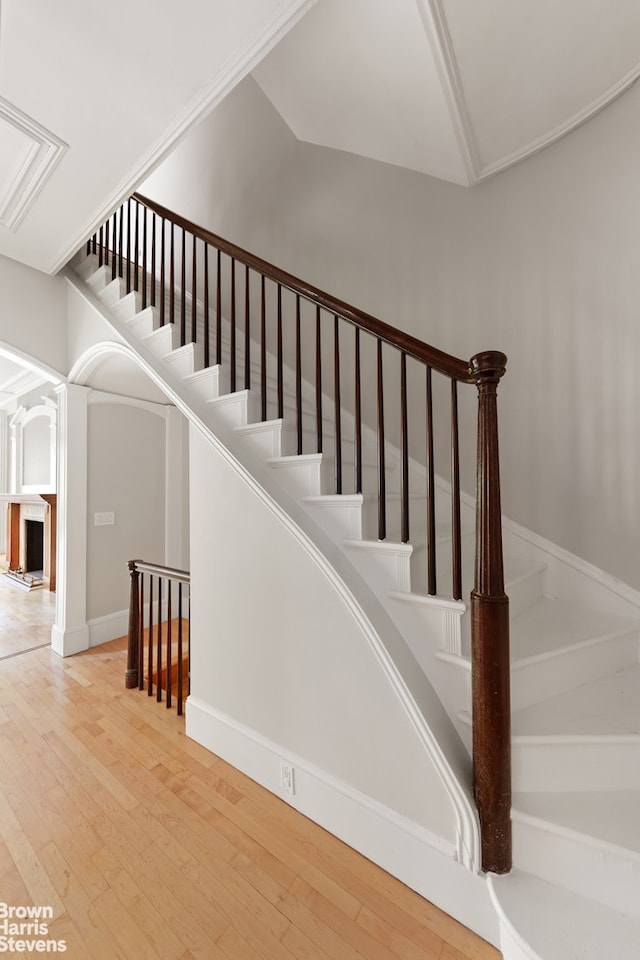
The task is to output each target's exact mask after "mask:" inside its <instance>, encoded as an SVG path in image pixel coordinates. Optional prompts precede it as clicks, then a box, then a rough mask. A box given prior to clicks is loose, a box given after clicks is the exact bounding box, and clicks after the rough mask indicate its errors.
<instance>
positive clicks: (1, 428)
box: [0, 410, 9, 553]
mask: <svg viewBox="0 0 640 960" xmlns="http://www.w3.org/2000/svg"><path fill="white" fill-rule="evenodd" d="M0 493H9V421H8V418H7V413H6V411H5V410H0ZM6 552H7V507H6V505H5V504H2V505H0V553H6Z"/></svg>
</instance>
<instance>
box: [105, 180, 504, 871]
mask: <svg viewBox="0 0 640 960" xmlns="http://www.w3.org/2000/svg"><path fill="white" fill-rule="evenodd" d="M132 203H133V205H134V207H133V208H132ZM140 206H142V217H143V221H142V237H143V240H142V244H143V249H142V252H141V254H138V253H137V251H138V250H139V246H138V244H139V239H140V223H139V220H140V215H141V214H140V209H139V207H140ZM148 213H149V214H150V216H151V218H152V224H151V231H149V230H148V228H147V214H148ZM125 221H126V236H125V235H124V224H125ZM176 229H177V230H179V231H180V239H179V243H178V244H176V240H175V232H176ZM132 234H133V244H132ZM167 234H168V236H167ZM110 237H111V238H112V249H111V250H110V249H109V242H110V240H109V238H110ZM187 238H188V242H187ZM158 239H159V243H158ZM148 242H150V243H151V251H150V252H151V274H150V275H148V274H147V263H148V259H147V257H148V251H147V244H148ZM188 243H192V245H193V246H192V250H191V266H190V270H189V274H190V276H189V277H188V276H187V263H186V257H187V246H188ZM196 243H198V244H199V245H200V248H201V251H200V252H201V254H202V273H201V274H199V273H198V270H199V268H198V250H197V249H196ZM158 246H159V251H158V258H159V261H160V262H159V264H158V263H157V257H156V248H157V247H158ZM176 246H178V248H180V247H181V249H179V250H176ZM209 251H212V252H213V254H214V256H215V263H214V265H213V270H212V273H213V275H214V277H215V331H211V329H210V325H209V305H210V302H211V301H210V299H209ZM90 252H93V253H94V254H95V253H96V252H97V253H98V260H99V263H100V264H101V265H104V266H106V267H108V266H109V257H111V276H112V278H113V279H115V277H116V276H118V277H120V278H121V281H122V282H123V283H124V286H125V289H126V292H127V293H130V292H131V291H132V290H135V291H139V290H140V283H141V284H142V293H141V297H140V299H141V304H142V305H144V304H145V303H146V289H147V284H149V285H150V294H151V305H152V306H154V305H155V297H156V283H157V282H158V281H159V309H158V314H159V316H158V319H159V323H160V326H164V325H165V324H166V323H172V324H174V326H175V327H176V328H177V329H178V332H179V335H180V343H181V345H182V346H185V345H186V344H187V342H192V343H194V344H195V343H199V342H202V341H204V343H203V350H204V358H205V366H208V365H209V364H211V363H215V364H217V365H219V364H222V363H223V357H222V353H223V350H222V345H223V338H222V326H223V322H226V323H227V324H228V331H229V342H228V351H227V349H226V348H225V362H228V372H229V375H230V376H229V379H230V388H231V392H234V391H235V390H239V389H242V388H243V387H242V386H241V384H244V389H248V388H250V387H252V386H255V385H252V384H251V382H250V378H251V362H250V359H251V358H250V353H249V351H250V348H251V337H252V331H251V312H252V311H253V312H255V313H257V312H259V314H260V334H259V344H258V345H259V349H260V373H259V375H256V376H257V379H259V380H260V384H259V391H260V397H261V416H262V420H263V421H265V420H267V418H268V415H269V414H268V410H267V405H268V397H267V313H269V314H270V320H271V334H270V337H271V349H272V353H271V356H272V359H273V365H274V368H275V369H274V374H275V385H274V387H273V392H275V393H276V394H277V395H276V396H275V397H273V399H272V401H271V403H272V404H273V402H274V401H275V400H277V417H278V418H282V417H283V416H284V363H285V355H286V356H287V357H288V358H289V359H290V358H291V357H295V391H294V392H295V397H294V401H295V412H296V423H295V425H296V428H297V429H296V437H297V452H298V453H299V454H301V453H303V439H304V430H303V410H302V351H303V347H307V349H309V350H311V338H312V337H313V340H314V341H315V391H316V396H315V404H314V406H315V411H314V420H315V430H314V433H315V434H316V437H315V438H314V445H315V451H316V452H317V453H318V454H320V453H322V450H323V413H322V391H323V385H324V384H325V383H326V382H327V381H328V384H327V387H328V390H329V391H332V394H333V396H332V401H333V402H332V407H333V414H334V426H333V458H334V468H335V470H334V492H335V493H336V494H341V493H345V492H347V486H348V485H350V481H349V480H348V478H346V476H345V474H346V470H345V467H346V464H345V463H344V462H343V439H346V438H343V420H344V418H343V416H342V394H343V393H344V392H345V390H346V388H347V383H348V380H349V378H350V377H351V376H352V384H351V386H352V389H353V391H354V392H353V395H352V397H351V400H352V401H353V413H354V416H355V422H354V430H353V449H354V464H353V466H354V474H355V476H354V484H353V486H354V487H355V492H357V493H361V492H362V489H363V449H362V437H363V430H362V427H363V407H362V391H361V382H362V378H363V375H364V376H365V377H368V383H369V384H370V386H371V388H372V391H371V393H372V395H371V398H370V400H371V403H372V404H374V405H375V407H376V424H375V428H374V432H375V436H376V444H377V457H376V461H377V463H376V467H377V469H376V471H375V472H376V476H377V487H378V497H377V499H378V539H379V540H384V539H385V538H386V536H387V528H388V526H389V524H388V517H387V501H388V500H389V497H388V492H387V482H386V475H387V464H386V456H385V448H386V446H387V445H388V444H392V443H393V437H392V436H390V435H389V429H388V427H389V424H390V421H391V423H393V421H394V419H396V418H397V419H398V420H399V421H400V433H401V436H400V442H399V447H400V461H401V470H402V476H401V479H400V498H401V514H400V524H401V531H400V537H401V539H402V540H403V541H406V542H410V516H409V505H410V495H411V492H410V484H411V483H413V482H414V481H413V480H412V479H411V471H410V469H409V449H410V447H409V433H410V431H411V430H412V429H415V427H414V422H413V418H414V417H415V414H416V413H417V411H413V410H408V397H407V382H408V380H407V378H408V375H409V374H408V371H407V362H408V361H409V360H410V362H411V363H412V364H414V366H418V367H419V366H420V364H422V365H423V367H424V372H425V374H426V381H425V383H426V387H425V422H424V428H425V450H426V468H427V470H426V474H427V475H426V499H427V516H426V520H427V531H428V542H427V577H426V580H427V584H426V589H427V592H428V594H429V595H431V596H435V595H437V589H436V579H437V576H436V567H437V564H436V543H437V539H438V537H437V529H436V528H437V526H438V524H439V523H440V521H439V520H438V519H437V517H436V495H435V468H434V457H435V456H436V455H437V450H436V444H435V443H434V415H433V406H434V390H433V388H432V373H434V372H435V373H437V374H440V375H442V376H444V377H445V378H448V379H449V380H450V387H451V389H450V400H449V408H450V441H451V449H450V452H451V456H450V478H451V543H452V551H451V553H452V563H451V575H452V581H451V593H450V594H449V596H452V597H453V599H455V600H460V599H462V592H463V583H462V569H463V565H462V529H461V480H460V474H461V470H460V459H461V458H460V451H459V444H460V433H459V425H458V383H465V384H473V385H475V387H476V389H477V394H478V442H477V464H476V475H477V499H476V546H475V580H474V586H473V590H472V592H471V633H472V642H471V672H472V699H473V704H472V713H473V773H474V795H475V799H476V804H477V807H478V813H479V818H480V824H481V834H482V865H483V868H484V869H485V870H487V871H491V872H495V873H506V872H508V871H509V870H510V869H511V823H510V808H511V771H510V756H511V742H510V707H509V699H510V695H509V682H510V675H509V672H510V667H509V601H508V597H507V596H506V594H505V590H504V573H503V558H502V530H501V508H500V477H499V458H498V418H497V389H498V385H499V383H500V380H501V378H502V376H503V375H504V373H505V369H506V362H507V358H506V356H505V355H504V354H503V353H501V352H500V351H485V352H481V353H477V354H474V356H472V357H471V359H470V360H469V361H465V360H460V359H458V358H456V357H453V356H451V355H450V354H447V353H444V352H443V351H441V350H438V349H437V348H436V347H432V346H430V345H428V344H426V343H423V342H422V341H421V340H418V339H417V338H416V337H413V336H411V335H410V334H408V333H404V332H403V331H401V330H397V329H395V328H394V327H392V326H391V325H390V324H388V323H384V322H383V321H381V320H378V319H377V318H376V317H373V316H371V315H370V314H367V313H365V312H363V311H362V310H358V309H357V308H356V307H353V306H351V305H350V304H347V303H345V302H344V301H342V300H339V299H337V298H336V297H333V296H331V294H328V293H326V292H324V291H322V290H320V289H318V288H317V287H315V286H313V285H312V284H309V283H306V282H305V281H303V280H300V279H299V278H297V277H295V276H293V275H292V274H290V273H287V272H286V271H284V270H281V269H280V268H279V267H276V266H274V265H273V264H271V263H269V262H268V261H266V260H263V259H262V258H260V257H257V256H255V255H254V254H252V253H250V252H249V251H247V250H243V249H242V248H241V247H239V246H237V245H236V244H234V243H231V242H229V241H228V240H225V239H224V238H223V237H219V236H217V235H216V234H214V233H212V232H211V231H209V230H207V229H205V228H204V227H200V226H198V225H197V224H194V223H192V222H191V221H189V220H187V219H185V218H184V217H181V216H179V215H178V214H175V213H173V211H171V210H168V209H167V208H166V207H164V206H162V205H161V204H159V203H156V202H155V201H153V200H150V199H148V198H145V197H142V196H140V195H138V194H136V195H134V197H132V198H131V199H130V200H128V201H126V202H125V203H124V204H123V205H122V206H121V207H120V209H119V211H118V212H117V213H114V214H113V223H112V229H109V221H107V223H106V224H105V225H104V229H101V230H100V232H99V234H98V233H96V234H95V235H94V236H93V237H92V238H91V239H90V240H89V242H88V245H87V253H90ZM132 255H133V257H134V258H135V259H134V260H132V259H131V257H132ZM176 255H177V256H178V257H179V260H178V264H177V270H176V263H175V260H176ZM223 255H224V259H225V260H228V264H227V267H228V269H225V271H224V272H223V270H222V264H223ZM167 259H168V261H169V262H168V264H167V263H166V261H167ZM242 267H244V269H241V268H242ZM158 268H159V269H158ZM140 273H141V274H142V275H141V276H140ZM158 274H159V276H158ZM243 275H244V280H243ZM252 275H257V278H258V279H259V284H260V288H259V290H258V289H257V288H256V284H254V285H253V296H252V293H251V276H252ZM176 277H177V282H176ZM198 277H201V278H202V279H201V282H200V283H199V282H198ZM266 280H269V282H270V283H271V284H273V285H274V286H275V288H276V290H275V297H274V298H273V301H271V306H270V308H269V309H267V307H268V304H267V299H266V291H265V281H266ZM188 282H190V284H191V293H190V295H191V310H190V327H191V330H190V333H188V331H187V317H186V298H187V289H186V287H187V283H188ZM223 286H225V287H226V289H227V291H228V296H227V294H223ZM199 287H201V288H202V310H203V315H202V328H201V330H200V332H198V328H199V323H198V316H199V313H198V310H199V308H198V306H197V304H196V297H197V292H198V289H199ZM238 287H239V288H240V292H238ZM283 289H284V290H286V291H288V292H290V293H292V294H293V295H294V301H295V312H294V319H295V327H294V329H295V345H294V344H287V343H285V333H286V332H287V331H288V330H289V327H290V325H289V323H288V322H287V324H285V322H284V321H285V312H286V309H287V304H285V302H284V298H283V296H282V291H283ZM240 297H242V299H240ZM286 300H287V301H290V300H291V298H290V297H289V296H287V298H286ZM301 300H302V301H304V302H305V303H309V304H312V305H314V306H315V309H314V310H313V313H314V314H315V324H313V322H312V321H311V320H310V313H309V312H307V313H306V314H305V315H306V317H307V319H306V320H305V322H304V326H305V327H306V330H305V331H303V330H302V326H301V318H302V314H301ZM166 301H168V302H166ZM237 301H238V302H237ZM242 301H244V311H243V308H242V305H241V304H242ZM223 305H224V308H225V309H228V311H229V314H228V317H226V318H223V316H222V311H223ZM290 305H291V304H290V302H289V304H288V306H289V307H290ZM258 308H259V311H258ZM322 320H324V321H326V322H325V324H324V329H325V335H324V336H325V338H326V339H325V340H324V341H323V335H322V330H321V327H322V323H321V321H322ZM243 321H244V323H243ZM341 321H345V323H346V324H347V325H348V326H350V327H351V328H352V331H351V333H352V339H351V338H350V337H344V336H341V330H343V329H344V328H342V327H341V324H340V322H341ZM274 326H275V330H274V329H273V328H274ZM242 327H244V331H243V335H244V344H243V345H242V347H241V348H240V352H241V353H242V350H244V378H243V377H242V375H241V372H240V368H237V362H238V356H237V354H238V351H239V346H238V343H239V340H241V337H239V336H238V332H239V330H240V331H241V330H242ZM285 328H286V329H285ZM361 332H365V333H367V334H368V335H369V336H371V337H372V338H373V340H374V341H375V346H376V349H375V351H374V355H375V361H373V356H372V354H369V357H368V361H367V362H368V363H369V364H370V366H369V368H368V372H367V373H365V374H363V354H362V353H361V344H360V341H361V339H363V338H361V337H360V333H361ZM274 339H275V340H276V343H274V342H273V341H274ZM210 340H211V343H210ZM343 340H344V341H350V343H351V344H352V349H353V355H352V356H353V364H354V366H353V373H352V375H351V374H350V373H349V371H348V370H345V363H344V357H343V355H342V354H341V351H342V350H343V347H342V341H343ZM303 341H304V343H303ZM323 344H324V348H325V350H327V351H328V350H329V349H331V351H332V353H333V364H332V366H333V371H331V370H328V371H327V374H328V376H324V375H323V365H322V355H323ZM383 345H388V346H389V347H390V348H393V349H390V350H383ZM210 347H211V348H212V349H211V354H212V353H213V352H214V350H213V348H215V359H214V358H213V356H211V355H210ZM348 350H349V343H347V351H348ZM227 353H228V357H227V356H226V355H227ZM387 354H388V356H387ZM394 354H395V357H396V359H395V360H394V358H393V357H394ZM347 355H348V354H347ZM327 356H329V353H328V352H327ZM310 359H311V355H310ZM398 362H399V368H398V367H397V363H398ZM329 366H331V365H329ZM388 368H389V369H391V374H390V375H389V380H390V383H391V384H393V376H394V370H397V371H398V372H399V381H400V393H399V405H398V400H397V396H398V395H397V394H396V396H395V397H394V396H393V395H392V396H389V393H390V390H391V387H388V386H387V385H386V382H387V369H388ZM332 374H333V375H332ZM331 381H333V382H331ZM343 381H344V383H343ZM438 402H439V403H440V400H439V401H438ZM349 403H350V400H349V399H347V401H346V405H345V409H347V410H348V409H349V408H348V404H349ZM398 406H399V409H398ZM370 412H372V411H370ZM398 413H399V414H400V417H398ZM385 438H386V439H385ZM130 571H131V588H132V589H131V624H132V626H131V627H130V637H129V655H128V663H127V674H126V682H127V686H134V685H135V684H136V682H138V684H142V673H143V671H142V669H140V670H138V664H140V666H141V663H142V636H143V629H142V622H143V618H144V599H145V598H144V582H145V576H146V577H147V578H148V582H149V597H148V602H149V609H150V610H151V609H152V606H153V600H154V597H153V591H154V585H155V584H154V581H157V595H156V602H157V605H158V609H160V610H162V584H163V582H164V581H166V580H171V579H173V580H175V581H176V582H177V586H176V588H174V589H171V588H170V589H168V591H167V595H166V602H167V606H168V613H169V621H168V623H169V624H170V622H171V598H172V594H173V593H174V592H176V591H177V592H178V594H179V601H180V609H181V602H182V588H183V585H184V584H185V583H187V582H188V577H189V575H188V573H187V571H183V570H173V569H172V568H168V567H162V566H160V565H158V564H149V563H146V562H143V561H131V562H130ZM138 581H139V585H138ZM138 586H139V589H138ZM412 586H413V584H412ZM414 589H415V587H414ZM417 589H419V587H417ZM445 589H446V588H445ZM179 618H180V622H181V614H179ZM149 632H150V633H152V623H151V614H150V629H149ZM160 635H161V630H160V627H159V626H158V630H157V633H156V637H157V644H158V660H157V662H158V664H159V663H160V656H161V650H160ZM180 642H181V640H180ZM169 645H170V627H169ZM152 660H153V653H152V648H151V644H149V647H148V677H149V690H148V693H149V694H151V675H152ZM179 689H181V688H180V687H179ZM159 697H160V691H159V689H158V698H159ZM168 699H170V694H169V691H168ZM179 709H180V708H179Z"/></svg>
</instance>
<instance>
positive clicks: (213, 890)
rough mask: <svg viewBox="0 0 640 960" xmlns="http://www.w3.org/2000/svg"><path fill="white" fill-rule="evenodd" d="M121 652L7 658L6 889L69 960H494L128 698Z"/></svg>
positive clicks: (118, 648) (155, 707)
mask: <svg viewBox="0 0 640 960" xmlns="http://www.w3.org/2000/svg"><path fill="white" fill-rule="evenodd" d="M125 656H126V641H124V640H120V641H118V642H115V643H112V644H106V645H104V646H103V647H100V648H95V649H94V650H89V651H86V652H84V653H83V654H81V655H79V656H77V657H74V658H70V659H68V660H61V659H60V658H58V657H56V656H55V655H54V654H52V653H51V651H50V650H49V649H46V648H43V649H40V650H35V651H31V652H28V653H22V654H19V655H18V656H16V657H12V658H11V659H9V660H6V661H2V662H1V664H0V767H1V768H2V769H3V770H4V771H5V773H4V775H3V777H2V778H1V779H0V891H1V893H0V895H1V896H2V897H3V898H6V899H7V902H9V901H11V902H13V903H16V904H19V903H27V904H28V903H40V904H45V903H51V904H52V905H53V906H54V910H55V920H54V921H53V925H52V929H53V927H54V926H55V930H56V931H57V932H58V931H59V932H60V936H63V935H64V936H66V937H68V940H69V949H68V952H67V956H69V958H70V960H76V957H78V960H85V958H91V960H130V958H131V957H136V960H138V958H140V960H147V958H148V960H329V958H330V960H363V957H366V958H367V960H418V958H420V960H432V957H433V958H434V960H435V958H437V960H493V958H496V957H498V956H499V954H498V953H497V952H496V951H495V950H494V949H493V948H492V947H490V946H489V945H488V944H485V943H484V941H482V940H480V939H479V938H477V937H475V936H474V935H473V934H472V933H470V932H469V931H467V930H466V929H465V928H464V927H462V926H461V925H460V924H457V923H456V922H455V921H453V920H452V919H451V918H450V917H447V916H446V915H445V914H443V913H442V912H441V911H439V910H438V909H437V908H436V907H434V906H433V905H432V904H429V903H427V901H425V900H423V899H422V898H421V897H419V896H418V895H417V894H415V893H414V892H413V891H410V890H408V889H407V888H406V887H404V886H403V884H401V883H399V882H398V881H397V880H395V879H394V878H392V877H389V875H388V874H386V873H384V871H382V870H380V869H379V868H378V867H376V866H374V865H373V864H371V863H370V862H369V861H367V860H365V859H364V858H362V857H360V856H359V855H358V854H357V853H356V852H355V851H353V850H351V849H350V848H349V847H347V846H346V845H345V844H343V843H342V842H341V841H339V840H337V839H336V838H335V837H332V836H330V835H329V834H327V833H326V832H325V831H323V830H322V829H321V828H320V827H318V826H317V825H316V824H313V823H312V822H311V821H309V820H307V819H305V818H304V817H302V816H300V815H299V814H297V813H296V812H295V811H294V810H293V809H292V808H290V807H289V806H288V805H286V804H285V803H284V802H283V801H282V800H281V799H279V798H278V797H276V796H274V795H272V794H269V793H268V792H267V791H264V790H263V789H262V788H261V787H260V786H259V785H258V784H256V783H254V782H253V781H251V780H249V779H248V778H246V777H244V776H243V775H242V774H241V773H239V771H237V770H234V769H233V768H232V767H230V766H229V765H228V764H227V763H225V762H224V761H223V760H221V759H220V758H218V757H215V756H214V755H213V754H211V753H210V752H209V751H207V750H205V749H204V748H202V747H201V746H200V745H199V744H196V743H194V742H193V741H190V740H188V739H187V738H186V737H185V735H184V721H183V720H179V719H178V718H177V717H176V715H175V713H174V712H173V711H168V710H166V708H165V706H164V704H158V703H156V701H155V699H154V698H148V697H147V696H146V695H145V694H144V693H140V691H127V690H125V689H124V683H123V675H124V661H125ZM19 661H22V662H19Z"/></svg>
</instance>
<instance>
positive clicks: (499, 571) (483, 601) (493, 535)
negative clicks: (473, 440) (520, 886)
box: [470, 351, 511, 873]
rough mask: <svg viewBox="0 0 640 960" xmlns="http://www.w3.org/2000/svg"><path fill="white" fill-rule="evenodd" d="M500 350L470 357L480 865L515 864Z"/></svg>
mask: <svg viewBox="0 0 640 960" xmlns="http://www.w3.org/2000/svg"><path fill="white" fill-rule="evenodd" d="M506 363H507V358H506V357H505V355H504V354H503V353H499V352H497V351H491V352H487V353H479V354H476V356H474V357H472V358H471V361H470V372H471V376H472V377H473V379H474V381H475V383H476V385H477V387H478V477H477V503H476V564H475V583H474V588H473V591H472V593H471V664H472V669H471V676H472V681H471V683H472V714H473V787H474V794H475V800H476V804H477V807H478V813H479V816H480V829H481V834H482V868H483V870H485V871H490V872H492V873H508V872H509V870H510V869H511V705H510V665H509V598H508V597H507V596H506V594H505V592H504V569H503V559H502V520H501V506H500V466H499V457H498V408H497V389H498V383H499V382H500V378H501V377H502V376H503V374H504V372H505V368H506Z"/></svg>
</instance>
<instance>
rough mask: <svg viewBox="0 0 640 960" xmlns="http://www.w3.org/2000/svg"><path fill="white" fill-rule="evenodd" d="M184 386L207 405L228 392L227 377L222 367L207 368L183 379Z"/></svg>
mask: <svg viewBox="0 0 640 960" xmlns="http://www.w3.org/2000/svg"><path fill="white" fill-rule="evenodd" d="M183 380H184V382H185V384H186V385H187V386H188V387H189V389H190V390H192V391H193V392H194V393H195V394H196V396H197V397H198V398H199V399H200V400H204V401H205V403H208V402H209V401H210V400H217V399H218V397H220V396H223V395H224V394H226V393H227V392H228V384H227V377H226V374H225V371H224V370H223V369H222V367H219V366H215V367H208V368H207V369H204V370H198V371H197V372H196V373H193V374H187V375H186V376H185V377H183Z"/></svg>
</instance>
